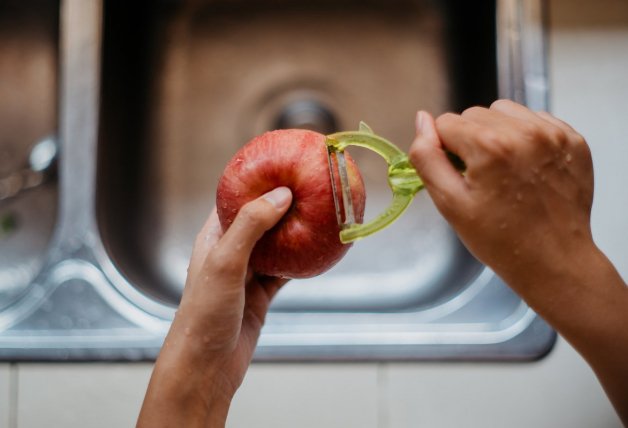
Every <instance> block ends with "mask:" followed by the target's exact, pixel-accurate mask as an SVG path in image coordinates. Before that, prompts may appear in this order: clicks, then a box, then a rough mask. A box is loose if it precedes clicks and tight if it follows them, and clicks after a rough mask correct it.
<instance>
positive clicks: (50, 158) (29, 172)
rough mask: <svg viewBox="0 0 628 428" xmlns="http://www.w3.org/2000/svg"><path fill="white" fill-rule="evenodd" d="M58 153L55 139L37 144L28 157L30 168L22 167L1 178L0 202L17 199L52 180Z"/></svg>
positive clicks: (44, 139) (51, 138) (46, 139)
mask: <svg viewBox="0 0 628 428" xmlns="http://www.w3.org/2000/svg"><path fill="white" fill-rule="evenodd" d="M57 153H58V148H57V141H56V139H55V138H54V137H46V138H43V139H42V140H40V141H38V142H37V143H35V145H34V146H33V148H32V149H31V152H30V153H29V155H28V167H27V168H23V167H20V169H19V170H17V171H15V172H12V173H11V174H10V175H9V176H7V177H3V178H0V201H3V200H6V199H9V198H15V197H17V196H19V195H20V194H21V193H23V192H25V191H27V190H32V189H35V188H36V187H39V186H41V185H42V184H44V183H46V182H47V181H48V180H49V179H50V178H52V175H53V174H52V173H53V170H54V169H55V167H56V160H57Z"/></svg>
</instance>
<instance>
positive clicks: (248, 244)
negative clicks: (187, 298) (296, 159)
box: [211, 187, 292, 279]
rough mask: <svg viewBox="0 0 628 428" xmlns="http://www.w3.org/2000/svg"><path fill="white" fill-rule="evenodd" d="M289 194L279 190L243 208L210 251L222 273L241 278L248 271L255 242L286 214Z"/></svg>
mask: <svg viewBox="0 0 628 428" xmlns="http://www.w3.org/2000/svg"><path fill="white" fill-rule="evenodd" d="M291 202H292V192H290V189H288V188H287V187H278V188H276V189H274V190H271V191H270V192H268V193H266V194H264V195H262V196H260V197H259V198H257V199H255V200H253V201H251V202H249V203H247V204H246V205H244V206H243V207H242V208H241V209H240V211H239V212H238V215H237V216H236V218H235V220H234V221H233V223H232V224H231V226H230V227H229V229H227V231H226V232H225V233H224V236H223V237H222V239H221V240H220V241H219V242H218V244H217V245H216V247H215V248H214V251H213V252H212V257H211V258H212V259H216V260H213V263H214V264H215V263H219V264H221V267H220V268H221V270H222V272H223V273H225V274H227V273H229V272H226V271H231V273H233V274H236V275H239V276H241V277H242V278H243V279H244V277H245V275H246V272H247V267H248V263H249V257H250V256H251V251H253V247H254V246H255V243H256V242H257V241H258V240H259V239H260V238H261V237H262V235H263V234H264V232H266V231H267V230H269V229H271V228H272V227H273V226H274V225H275V224H277V222H278V221H279V220H280V219H281V217H282V216H283V215H284V214H285V213H286V211H288V208H289V207H290V203H291Z"/></svg>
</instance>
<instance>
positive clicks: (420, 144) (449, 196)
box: [409, 111, 466, 209]
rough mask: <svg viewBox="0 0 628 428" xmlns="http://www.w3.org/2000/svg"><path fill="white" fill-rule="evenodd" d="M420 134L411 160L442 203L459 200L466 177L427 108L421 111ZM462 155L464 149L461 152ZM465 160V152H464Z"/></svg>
mask: <svg viewBox="0 0 628 428" xmlns="http://www.w3.org/2000/svg"><path fill="white" fill-rule="evenodd" d="M416 127H417V136H416V138H415V140H414V142H413V143H412V146H411V147H410V153H409V155H410V161H411V162H412V164H413V165H414V167H415V168H416V170H417V172H418V174H419V176H420V177H421V179H422V180H423V182H424V183H425V187H426V188H427V190H428V192H429V193H430V195H431V196H432V198H433V199H434V201H435V202H436V204H437V205H438V206H439V208H443V209H444V208H445V205H447V204H446V201H451V202H453V201H455V200H456V199H459V198H460V196H461V195H463V194H464V192H465V190H466V185H465V182H464V178H463V177H462V176H461V175H460V173H459V172H458V171H457V170H456V169H455V168H454V166H453V165H452V164H451V162H450V161H449V158H448V157H447V154H446V152H445V150H444V147H443V144H442V142H441V139H440V138H439V136H438V133H437V131H436V127H435V124H434V118H433V117H432V116H431V115H430V114H429V113H427V112H423V111H420V112H418V113H417V123H416ZM457 154H459V155H460V153H457ZM461 157H462V160H463V161H464V160H465V159H464V156H461Z"/></svg>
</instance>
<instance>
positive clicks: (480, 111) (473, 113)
mask: <svg viewBox="0 0 628 428" xmlns="http://www.w3.org/2000/svg"><path fill="white" fill-rule="evenodd" d="M460 116H462V118H464V119H466V120H469V121H471V122H474V123H476V124H478V125H483V126H486V127H488V128H493V129H499V130H505V129H508V128H510V127H511V126H512V125H513V122H515V121H516V122H518V121H519V119H518V118H513V117H511V116H507V115H505V114H504V113H502V112H500V111H497V110H491V109H488V108H485V107H480V106H474V107H470V108H468V109H466V110H465V111H463V112H462V114H461V115H460Z"/></svg>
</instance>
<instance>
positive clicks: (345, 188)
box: [327, 148, 355, 228]
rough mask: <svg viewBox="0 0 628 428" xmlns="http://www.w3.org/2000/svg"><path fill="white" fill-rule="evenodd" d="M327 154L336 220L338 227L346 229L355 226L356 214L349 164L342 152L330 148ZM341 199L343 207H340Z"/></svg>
mask: <svg viewBox="0 0 628 428" xmlns="http://www.w3.org/2000/svg"><path fill="white" fill-rule="evenodd" d="M327 154H328V158H327V159H328V161H329V175H330V178H331V188H332V195H333V198H334V206H335V208H336V220H338V226H340V228H345V227H348V226H351V225H353V224H355V212H354V209H353V198H352V194H351V186H350V184H349V174H348V173H347V162H346V159H345V154H344V152H342V151H340V150H332V149H331V148H330V149H329V150H328V152H327ZM336 171H337V172H338V178H339V179H340V189H339V188H338V186H337V183H336V181H337V179H336ZM341 198H342V207H341V206H340V200H341Z"/></svg>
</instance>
